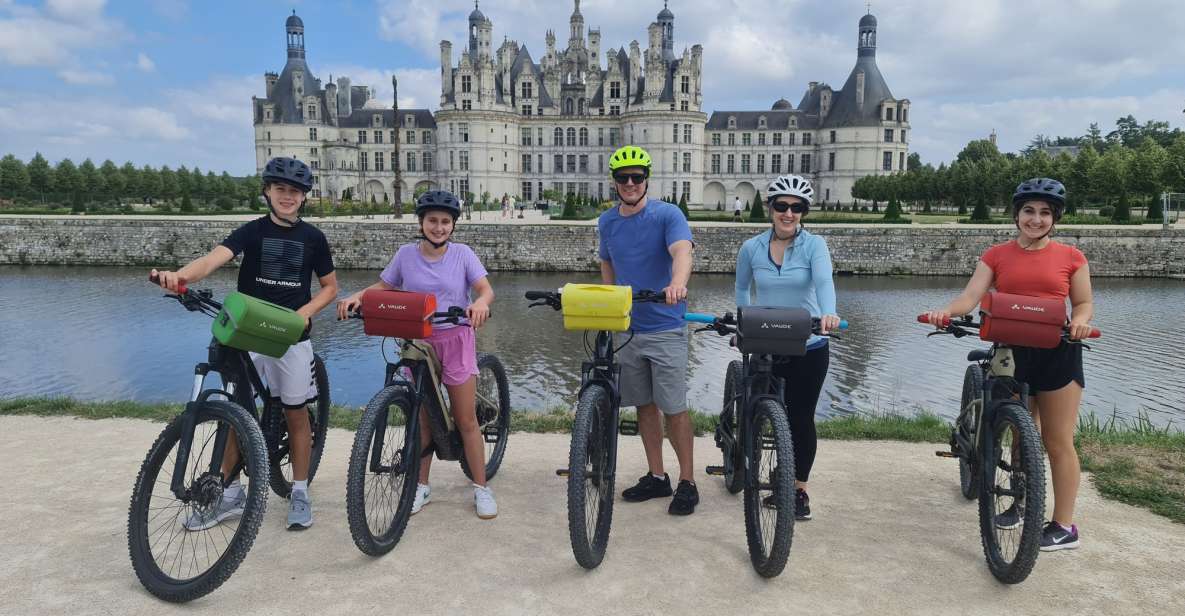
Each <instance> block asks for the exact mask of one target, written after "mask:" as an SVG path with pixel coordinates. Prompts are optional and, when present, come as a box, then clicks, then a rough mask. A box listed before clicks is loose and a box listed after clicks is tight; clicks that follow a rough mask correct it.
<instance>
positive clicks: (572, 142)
mask: <svg viewBox="0 0 1185 616" xmlns="http://www.w3.org/2000/svg"><path fill="white" fill-rule="evenodd" d="M567 133H568V147H575V146H576V129H575V128H572V127H570V126H569V127H568V131H567Z"/></svg>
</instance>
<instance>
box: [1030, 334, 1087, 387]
mask: <svg viewBox="0 0 1185 616" xmlns="http://www.w3.org/2000/svg"><path fill="white" fill-rule="evenodd" d="M1012 356H1013V357H1014V358H1015V359H1016V380H1018V381H1020V382H1022V383H1028V384H1029V395H1035V394H1036V393H1037V392H1039V391H1056V390H1058V389H1061V388H1063V387H1065V386H1066V385H1069V384H1070V381H1075V382H1077V383H1078V384H1079V385H1081V386H1082V387H1083V388H1085V387H1086V376H1085V375H1084V374H1083V372H1082V345H1080V344H1070V343H1068V342H1062V343H1061V344H1059V345H1058V346H1057V347H1055V348H1052V349H1034V348H1032V347H1019V346H1014V347H1012Z"/></svg>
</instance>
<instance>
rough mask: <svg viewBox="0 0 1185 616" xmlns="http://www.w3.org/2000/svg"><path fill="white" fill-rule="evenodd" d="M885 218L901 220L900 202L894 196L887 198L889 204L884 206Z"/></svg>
mask: <svg viewBox="0 0 1185 616" xmlns="http://www.w3.org/2000/svg"><path fill="white" fill-rule="evenodd" d="M884 219H885V220H901V204H900V203H898V201H897V199H896V198H893V199H890V200H889V206H888V207H886V208H885V217H884Z"/></svg>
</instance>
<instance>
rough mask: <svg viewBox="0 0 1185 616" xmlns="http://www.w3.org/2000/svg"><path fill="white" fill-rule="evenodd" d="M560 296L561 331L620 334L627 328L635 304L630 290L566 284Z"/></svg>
mask: <svg viewBox="0 0 1185 616" xmlns="http://www.w3.org/2000/svg"><path fill="white" fill-rule="evenodd" d="M561 293H562V296H561V307H562V310H563V313H564V329H578V330H604V331H611V332H621V331H625V330H627V329H629V328H630V308H631V307H632V306H633V303H634V293H633V290H632V289H630V287H622V286H617V285H607V284H571V283H569V284H566V285H564V288H563V289H562V291H561Z"/></svg>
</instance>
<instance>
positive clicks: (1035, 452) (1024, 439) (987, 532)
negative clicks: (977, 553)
mask: <svg viewBox="0 0 1185 616" xmlns="http://www.w3.org/2000/svg"><path fill="white" fill-rule="evenodd" d="M1009 429H1010V430H1009ZM1006 430H1007V431H1006ZM1009 432H1011V433H1012V434H1014V435H1015V436H1014V437H1013V438H1016V439H1017V440H1018V444H1019V447H1018V449H1017V451H1018V452H1019V458H1020V460H1019V462H1020V464H1019V470H1020V473H1021V474H1020V475H1019V476H1017V475H1016V474H1015V473H1008V474H1006V475H1005V476H1004V480H1005V481H1006V482H1007V484H1008V485H1007V488H1004V487H1001V486H1000V485H999V484H1000V479H1001V473H1000V472H999V470H1000V469H1002V468H1003V469H1005V470H1006V471H1007V469H1008V468H1009V467H1015V466H1016V455H1015V454H1013V453H1012V451H1013V450H1012V443H1011V442H1009V441H1008V440H1007V439H1006V435H1007V434H1008V433H1009ZM992 434H993V440H994V441H995V442H993V443H989V447H987V448H986V449H987V451H986V452H985V453H984V454H983V456H984V459H983V464H984V468H990V469H992V473H991V475H992V477H993V480H992V481H990V482H989V481H983V482H981V484H980V490H979V530H980V537H981V539H982V543H983V554H984V557H985V558H986V559H987V563H988V569H990V570H991V572H992V575H993V576H995V577H996V579H998V580H1000V581H1001V582H1003V583H1005V584H1016V583H1019V582H1023V581H1024V580H1025V578H1027V577H1028V576H1029V573H1031V572H1032V570H1033V566H1034V565H1035V564H1036V563H1037V556H1038V554H1040V549H1041V531H1042V528H1041V526H1042V522H1043V521H1044V518H1045V459H1044V452H1043V451H1042V449H1041V437H1040V436H1039V435H1038V433H1037V426H1036V425H1035V424H1034V423H1033V418H1032V416H1031V415H1030V414H1029V410H1028V409H1027V408H1025V407H1024V405H1022V404H1020V403H1019V402H1015V401H1011V400H1008V401H1004V402H1001V403H1000V404H999V405H998V406H996V408H995V410H994V412H993V413H992ZM1005 448H1007V449H1008V451H1009V454H1010V455H1009V457H1010V458H1012V464H1011V465H1010V464H1008V463H1007V462H1006V461H1005V460H1004V457H1003V454H1004V450H1005ZM987 478H988V474H987V473H986V472H985V473H983V479H985V480H986V479H987ZM1001 490H1008V491H1011V492H1014V493H1015V492H1018V493H1019V494H1020V495H1021V498H1022V499H1023V500H1021V501H1020V503H1019V505H1020V506H1021V508H1022V509H1023V510H1024V514H1023V516H1021V518H1020V522H1021V524H1020V530H1019V532H1016V529H1002V528H1000V527H999V525H997V524H996V516H998V515H999V514H1001V513H1003V512H1004V511H1005V509H1006V508H1007V506H1006V505H1008V504H1011V503H1013V502H1015V497H1011V496H1005V497H1000V496H999V494H998V492H999V491H1001ZM1012 548H1014V549H1012ZM1008 553H1014V555H1013V556H1012V557H1011V558H1009V557H1008Z"/></svg>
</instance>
